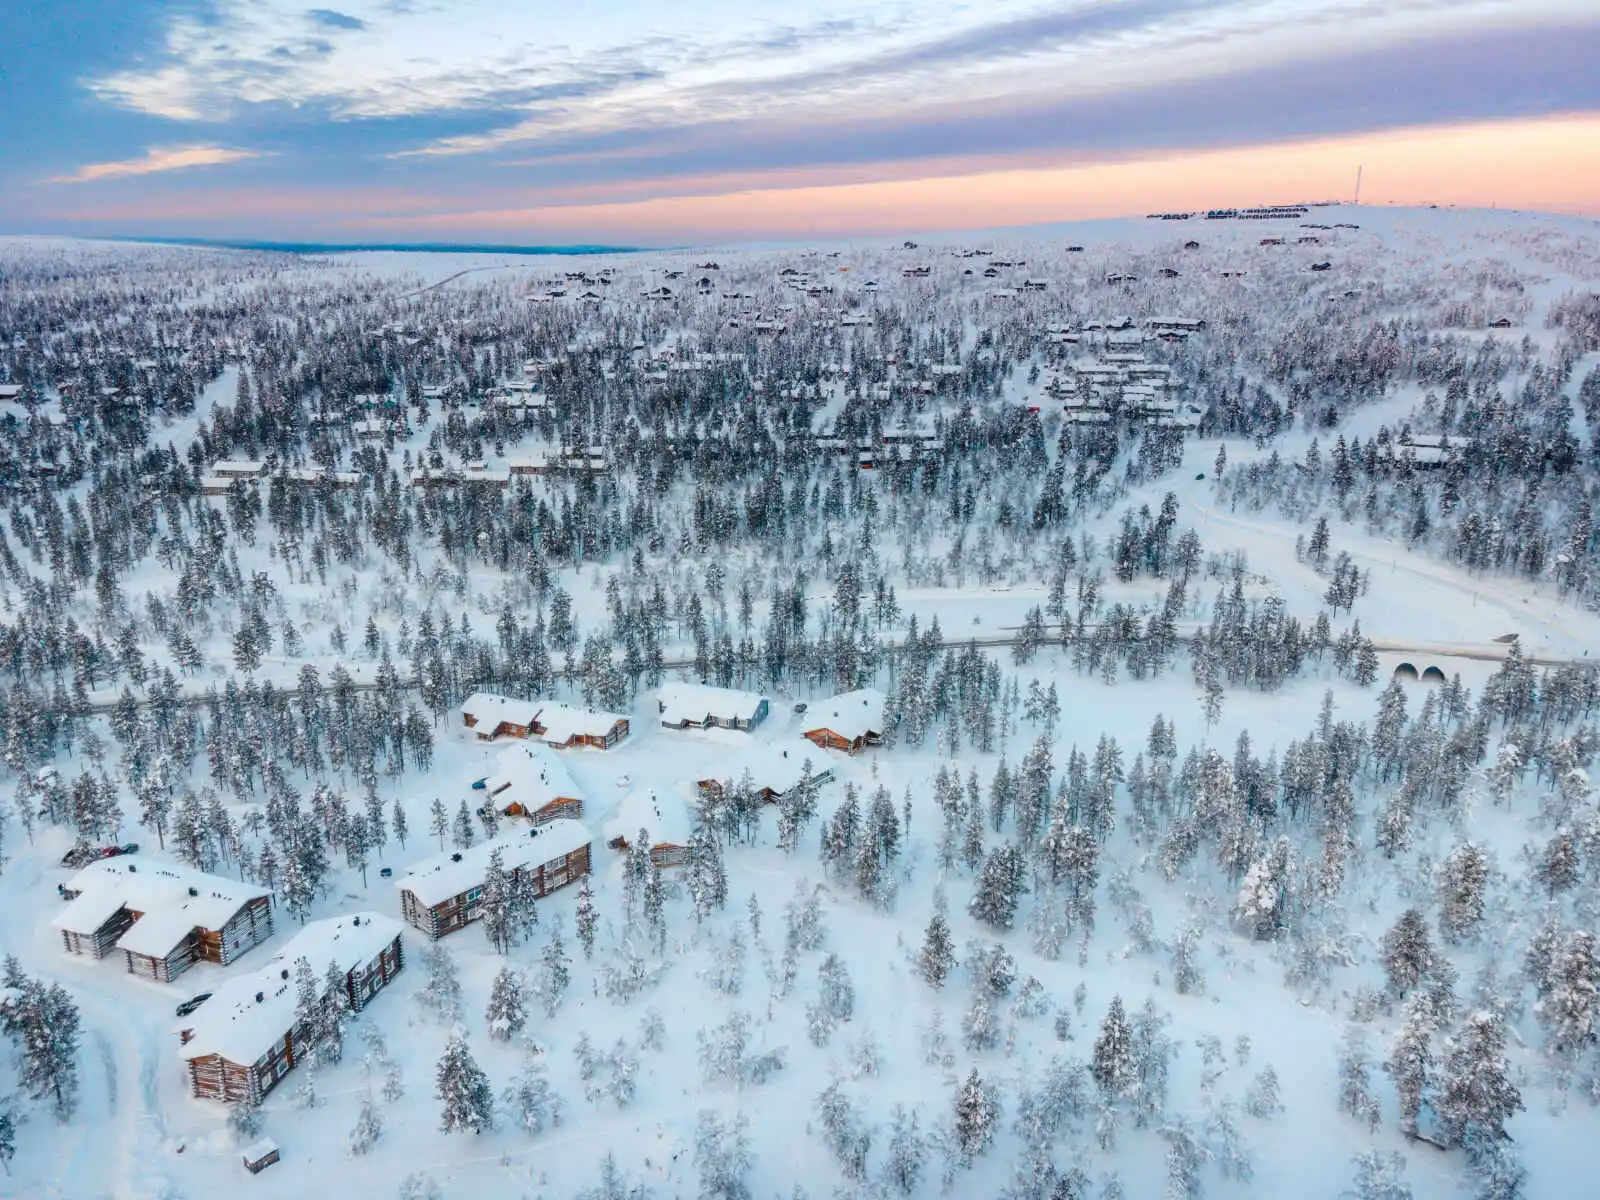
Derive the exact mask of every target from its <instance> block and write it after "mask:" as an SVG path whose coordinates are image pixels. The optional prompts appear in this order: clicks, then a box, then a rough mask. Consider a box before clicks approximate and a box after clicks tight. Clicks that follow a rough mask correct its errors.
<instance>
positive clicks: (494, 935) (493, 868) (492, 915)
mask: <svg viewBox="0 0 1600 1200" xmlns="http://www.w3.org/2000/svg"><path fill="white" fill-rule="evenodd" d="M489 807H491V808H492V807H493V805H492V803H491V804H489ZM479 903H480V905H481V907H482V910H483V916H482V918H481V919H482V924H483V933H484V936H485V937H487V938H488V939H489V944H490V945H491V946H493V947H494V948H495V950H496V951H497V952H498V953H500V954H509V953H511V946H512V942H513V940H514V938H515V933H516V930H515V926H514V924H513V922H512V918H511V877H510V876H509V875H508V874H507V873H506V864H505V855H504V854H503V853H501V850H500V847H498V846H496V847H495V848H494V850H492V851H491V852H490V854H489V865H488V866H487V867H486V868H485V869H484V875H483V895H482V897H481V899H480V902H479Z"/></svg>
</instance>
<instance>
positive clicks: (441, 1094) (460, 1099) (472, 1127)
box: [434, 1029, 494, 1133]
mask: <svg viewBox="0 0 1600 1200" xmlns="http://www.w3.org/2000/svg"><path fill="white" fill-rule="evenodd" d="M436 1081H437V1082H436V1086H435V1089H434V1095H435V1096H437V1097H438V1099H439V1103H440V1105H441V1108H440V1114H439V1127H440V1129H442V1130H443V1131H444V1132H445V1133H460V1132H472V1133H482V1132H483V1131H484V1130H486V1129H493V1128H494V1094H493V1092H491V1091H490V1089H489V1080H488V1077H487V1076H486V1075H484V1073H483V1071H482V1070H481V1069H480V1068H479V1066H478V1063H477V1061H476V1060H475V1059H474V1058H473V1057H472V1051H471V1050H470V1049H469V1048H468V1047H467V1039H466V1036H465V1035H464V1034H463V1033H462V1032H461V1030H459V1029H456V1030H454V1031H452V1032H451V1034H450V1040H449V1041H448V1042H446V1043H445V1047H444V1053H443V1054H442V1055H441V1056H440V1058H439V1070H438V1072H437V1075H436Z"/></svg>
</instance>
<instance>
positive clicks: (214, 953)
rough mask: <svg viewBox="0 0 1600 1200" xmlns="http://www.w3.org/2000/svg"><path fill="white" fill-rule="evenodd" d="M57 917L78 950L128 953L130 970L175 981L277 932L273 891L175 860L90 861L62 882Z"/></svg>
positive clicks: (66, 942) (72, 949)
mask: <svg viewBox="0 0 1600 1200" xmlns="http://www.w3.org/2000/svg"><path fill="white" fill-rule="evenodd" d="M61 894H62V895H63V896H64V897H66V898H67V900H68V902H69V903H68V904H67V906H66V908H64V909H63V910H62V911H61V912H60V913H58V914H57V915H56V917H55V919H54V920H53V921H52V922H51V924H52V925H53V926H54V927H55V928H56V929H58V930H60V931H61V942H62V945H63V947H64V948H65V949H66V950H67V951H68V952H69V953H71V954H87V955H89V956H91V957H93V958H104V957H106V956H107V955H108V954H110V953H111V951H112V950H113V949H118V950H121V951H122V952H123V955H124V958H125V960H126V962H127V967H128V970H129V972H131V973H132V974H135V975H142V976H144V977H145V978H147V979H155V980H158V981H160V982H162V983H171V982H172V981H173V980H175V979H176V978H177V977H178V976H180V975H182V974H183V973H184V972H185V971H187V970H188V969H189V968H190V967H191V966H193V965H194V964H195V963H197V962H212V963H216V964H217V965H219V966H227V965H228V964H229V963H231V962H233V961H234V960H235V959H237V958H238V957H239V956H240V955H241V954H243V953H244V952H245V951H247V950H249V949H250V948H251V947H252V946H256V945H259V944H260V943H261V942H264V941H265V940H266V939H267V938H268V937H270V936H271V935H272V894H271V893H270V892H269V891H267V890H266V889H265V888H259V887H255V886H253V885H251V884H247V883H241V882H240V881H238V880H237V879H226V878H223V877H222V876H220V875H207V874H205V873H204V872H202V871H195V870H191V869H189V868H188V867H183V866H179V865H177V864H175V863H152V862H148V861H147V862H143V863H140V862H135V861H132V860H131V859H130V858H128V857H120V858H113V859H101V860H100V861H98V862H93V863H90V864H89V865H88V866H86V867H84V868H83V870H81V871H79V872H78V873H77V874H76V875H74V876H73V877H72V879H71V880H69V881H68V882H67V883H65V884H63V885H62V887H61Z"/></svg>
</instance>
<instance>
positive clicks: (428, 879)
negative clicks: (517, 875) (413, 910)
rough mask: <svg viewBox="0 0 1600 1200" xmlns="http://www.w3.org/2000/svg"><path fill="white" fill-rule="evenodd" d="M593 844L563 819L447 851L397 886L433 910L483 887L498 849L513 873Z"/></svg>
mask: <svg viewBox="0 0 1600 1200" xmlns="http://www.w3.org/2000/svg"><path fill="white" fill-rule="evenodd" d="M589 842H590V837H589V831H588V830H587V829H586V828H584V826H583V823H582V822H581V821H574V820H571V819H570V818H566V817H562V818H559V819H557V820H554V821H547V822H545V823H544V824H543V825H536V826H534V828H532V829H519V830H518V831H517V832H515V833H508V834H505V835H503V836H501V837H497V838H493V839H491V840H489V841H487V842H479V843H478V844H477V845H476V846H472V847H470V848H468V849H466V850H457V851H453V852H452V851H446V852H444V853H443V854H435V855H434V856H433V857H431V858H425V859H423V860H422V861H421V862H419V863H417V864H416V865H414V866H413V867H412V868H411V870H409V871H407V872H406V873H405V874H404V875H402V876H401V877H400V878H399V880H397V881H396V884H395V886H396V887H398V888H400V890H401V891H405V892H410V893H411V894H412V895H413V896H415V897H416V898H417V899H418V900H419V901H420V902H421V903H423V904H425V905H427V906H428V907H429V908H432V907H433V906H434V905H435V904H443V903H444V902H445V901H446V900H449V899H451V898H452V897H454V896H459V895H460V894H461V893H462V892H465V891H470V890H471V889H472V888H475V887H477V886H478V885H479V884H480V883H482V882H483V880H484V876H486V875H487V874H488V873H489V858H490V856H491V855H492V854H493V853H494V851H495V849H496V848H498V849H499V850H500V853H501V862H502V863H503V864H504V865H505V869H506V870H507V871H508V872H509V871H510V870H512V869H513V868H523V869H532V868H536V867H540V866H543V865H544V864H545V863H547V862H549V861H551V860H552V859H556V858H560V857H561V856H562V855H565V854H571V853H572V852H573V851H574V850H577V849H580V848H582V847H584V846H587V845H588V844H589Z"/></svg>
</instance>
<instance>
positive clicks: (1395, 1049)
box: [1383, 995, 1436, 1136]
mask: <svg viewBox="0 0 1600 1200" xmlns="http://www.w3.org/2000/svg"><path fill="white" fill-rule="evenodd" d="M1435 1019H1436V1018H1435V1016H1434V1012H1433V1006H1432V1005H1431V1004H1430V1003H1429V1002H1428V999H1427V997H1425V996H1421V995H1418V996H1413V997H1412V998H1411V999H1410V1000H1408V1001H1407V1002H1406V1007H1405V1016H1404V1023H1403V1024H1402V1025H1401V1027H1400V1032H1399V1034H1398V1035H1396V1037H1395V1040H1394V1043H1393V1045H1392V1046H1391V1048H1390V1050H1389V1057H1388V1060H1387V1061H1386V1062H1385V1063H1384V1065H1383V1069H1384V1072H1385V1073H1386V1074H1387V1075H1388V1076H1389V1078H1390V1079H1392V1080H1393V1081H1394V1090H1395V1092H1396V1093H1397V1094H1398V1096H1399V1098H1400V1130H1401V1132H1402V1133H1405V1134H1407V1135H1408V1136H1415V1135H1416V1133H1417V1122H1418V1121H1419V1120H1420V1119H1421V1116H1422V1106H1423V1103H1424V1101H1425V1100H1426V1098H1427V1095H1428V1091H1429V1088H1430V1087H1431V1085H1432V1082H1433V1079H1432V1072H1433V1048H1432V1042H1433V1034H1434V1021H1435Z"/></svg>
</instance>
